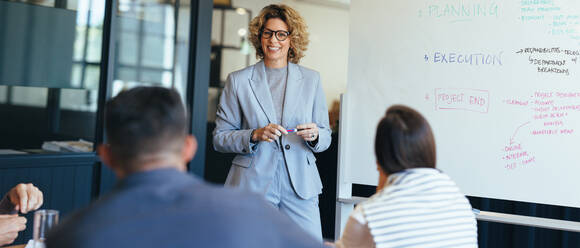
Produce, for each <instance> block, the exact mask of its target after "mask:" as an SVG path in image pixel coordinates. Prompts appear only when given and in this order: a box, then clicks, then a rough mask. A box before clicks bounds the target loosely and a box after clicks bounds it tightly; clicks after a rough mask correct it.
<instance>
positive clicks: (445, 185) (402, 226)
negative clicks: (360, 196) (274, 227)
mask: <svg viewBox="0 0 580 248" xmlns="http://www.w3.org/2000/svg"><path fill="white" fill-rule="evenodd" d="M351 216H352V217H354V219H355V220H356V221H358V222H359V223H360V224H363V225H365V224H366V227H367V228H368V229H369V231H370V236H372V239H373V241H374V245H375V246H376V247H477V222H476V220H475V215H474V214H473V211H472V210H471V205H470V204H469V202H468V200H467V198H465V196H464V195H463V194H462V193H461V192H460V191H459V189H458V188H457V186H456V185H455V183H454V182H453V181H452V180H451V179H450V178H449V177H448V176H447V175H445V174H443V173H442V172H441V171H439V170H437V169H431V168H415V169H408V170H405V171H403V172H399V173H395V174H392V175H390V176H389V177H388V179H387V186H386V187H384V188H383V189H382V190H381V191H379V192H377V193H376V194H375V195H373V196H372V197H371V198H370V199H369V200H368V201H365V202H363V203H361V204H359V205H358V206H357V208H356V209H355V211H354V212H353V214H352V215H351Z"/></svg>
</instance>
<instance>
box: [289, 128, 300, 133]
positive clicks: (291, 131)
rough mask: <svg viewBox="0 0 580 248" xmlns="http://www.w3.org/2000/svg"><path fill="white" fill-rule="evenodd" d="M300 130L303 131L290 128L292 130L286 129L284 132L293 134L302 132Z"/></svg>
mask: <svg viewBox="0 0 580 248" xmlns="http://www.w3.org/2000/svg"><path fill="white" fill-rule="evenodd" d="M302 130H304V129H298V128H292V129H286V132H288V133H294V132H298V131H302Z"/></svg>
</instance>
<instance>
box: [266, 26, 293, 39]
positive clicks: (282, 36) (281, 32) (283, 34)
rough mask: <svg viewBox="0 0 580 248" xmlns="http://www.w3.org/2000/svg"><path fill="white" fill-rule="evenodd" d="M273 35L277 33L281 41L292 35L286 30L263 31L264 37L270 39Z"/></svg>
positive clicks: (277, 37)
mask: <svg viewBox="0 0 580 248" xmlns="http://www.w3.org/2000/svg"><path fill="white" fill-rule="evenodd" d="M272 35H276V39H278V40H279V41H285V40H286V39H288V36H290V32H288V31H284V30H276V31H274V30H270V29H266V30H264V31H262V38H266V39H270V38H272Z"/></svg>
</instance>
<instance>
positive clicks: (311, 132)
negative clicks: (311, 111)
mask: <svg viewBox="0 0 580 248" xmlns="http://www.w3.org/2000/svg"><path fill="white" fill-rule="evenodd" d="M296 128H297V129H299V130H300V131H298V132H296V135H300V136H302V138H303V139H304V140H305V141H310V142H312V141H315V140H316V139H318V126H316V123H307V124H300V125H298V126H296Z"/></svg>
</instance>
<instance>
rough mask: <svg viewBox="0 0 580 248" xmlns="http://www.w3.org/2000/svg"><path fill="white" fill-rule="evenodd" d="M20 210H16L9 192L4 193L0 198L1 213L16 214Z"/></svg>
mask: <svg viewBox="0 0 580 248" xmlns="http://www.w3.org/2000/svg"><path fill="white" fill-rule="evenodd" d="M16 213H18V211H16V210H14V205H12V202H10V199H9V198H8V194H6V195H4V197H3V198H2V200H0V214H16Z"/></svg>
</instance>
